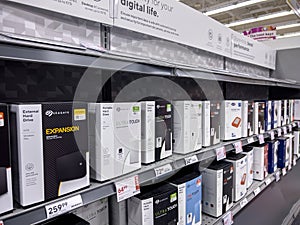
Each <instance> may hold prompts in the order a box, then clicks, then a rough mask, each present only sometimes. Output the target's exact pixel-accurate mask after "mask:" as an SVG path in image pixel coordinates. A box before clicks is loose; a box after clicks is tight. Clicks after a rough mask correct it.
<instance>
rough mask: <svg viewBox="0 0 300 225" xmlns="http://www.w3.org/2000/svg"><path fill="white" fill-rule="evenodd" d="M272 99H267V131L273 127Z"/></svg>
mask: <svg viewBox="0 0 300 225" xmlns="http://www.w3.org/2000/svg"><path fill="white" fill-rule="evenodd" d="M272 113H273V112H272V101H265V124H264V126H265V131H268V130H271V129H272Z"/></svg>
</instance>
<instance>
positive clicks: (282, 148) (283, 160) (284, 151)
mask: <svg viewBox="0 0 300 225" xmlns="http://www.w3.org/2000/svg"><path fill="white" fill-rule="evenodd" d="M277 140H278V141H279V145H278V163H277V166H278V168H281V169H282V168H285V167H287V166H288V165H289V158H288V151H289V149H288V148H287V138H286V137H281V138H278V139H277Z"/></svg>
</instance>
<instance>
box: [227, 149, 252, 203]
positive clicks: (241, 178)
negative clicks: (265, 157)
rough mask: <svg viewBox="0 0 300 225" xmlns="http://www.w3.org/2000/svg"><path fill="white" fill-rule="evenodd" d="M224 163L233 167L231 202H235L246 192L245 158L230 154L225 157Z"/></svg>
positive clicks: (240, 155)
mask: <svg viewBox="0 0 300 225" xmlns="http://www.w3.org/2000/svg"><path fill="white" fill-rule="evenodd" d="M226 161H227V162H231V163H232V165H233V171H234V172H233V201H234V202H237V201H239V200H240V199H241V198H242V197H244V196H245V194H246V192H247V156H246V155H245V154H235V153H231V154H228V155H227V156H226Z"/></svg>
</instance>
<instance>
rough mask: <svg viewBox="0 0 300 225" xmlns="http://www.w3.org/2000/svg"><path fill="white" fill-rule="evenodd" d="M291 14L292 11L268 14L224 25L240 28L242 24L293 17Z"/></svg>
mask: <svg viewBox="0 0 300 225" xmlns="http://www.w3.org/2000/svg"><path fill="white" fill-rule="evenodd" d="M293 14H294V11H293V10H291V11H284V12H279V13H274V14H269V15H266V16H261V17H258V18H252V19H247V20H240V21H236V22H233V23H229V24H225V26H226V27H236V26H240V25H244V24H248V23H256V22H260V21H264V20H269V19H274V18H279V17H283V16H289V15H293Z"/></svg>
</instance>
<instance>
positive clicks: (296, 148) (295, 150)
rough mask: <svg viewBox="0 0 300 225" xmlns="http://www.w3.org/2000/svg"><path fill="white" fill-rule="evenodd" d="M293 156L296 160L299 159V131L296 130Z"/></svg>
mask: <svg viewBox="0 0 300 225" xmlns="http://www.w3.org/2000/svg"><path fill="white" fill-rule="evenodd" d="M293 134H294V155H295V156H296V158H299V156H300V147H299V143H300V129H299V128H296V129H295V130H294V133H293Z"/></svg>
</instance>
